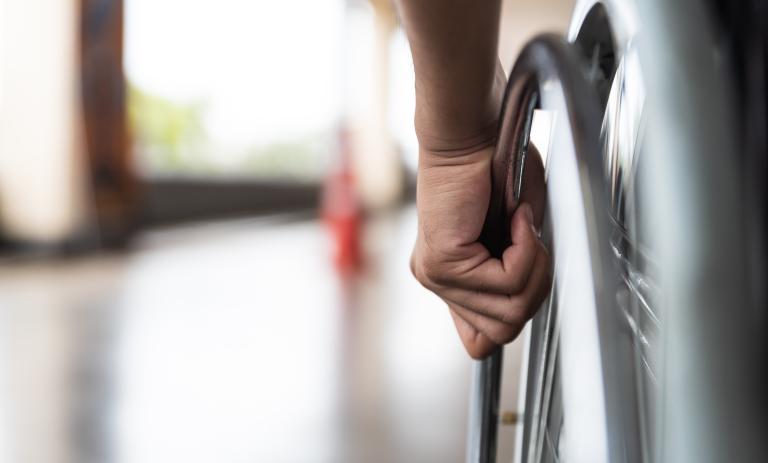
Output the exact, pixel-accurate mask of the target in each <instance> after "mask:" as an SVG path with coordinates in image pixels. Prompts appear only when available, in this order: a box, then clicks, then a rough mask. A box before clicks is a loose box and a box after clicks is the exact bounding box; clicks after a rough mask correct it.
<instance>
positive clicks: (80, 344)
mask: <svg viewBox="0 0 768 463" xmlns="http://www.w3.org/2000/svg"><path fill="white" fill-rule="evenodd" d="M414 233H415V211H414V210H413V209H412V208H406V209H404V210H402V211H398V212H394V213H391V214H389V215H387V216H385V217H382V218H378V219H375V220H373V221H372V222H371V223H369V225H368V226H367V227H366V230H365V240H364V241H365V249H366V251H365V253H366V266H365V269H364V271H363V272H362V274H361V275H360V276H358V277H355V278H353V279H351V280H348V281H343V280H342V279H340V277H339V276H338V275H337V274H336V272H335V270H334V269H333V267H332V265H331V260H330V257H329V255H328V254H329V253H328V237H327V236H326V234H325V229H324V227H323V226H322V224H321V223H319V222H317V221H301V220H285V218H277V219H275V218H272V219H246V220H237V221H230V222H223V223H211V224H204V225H197V226H188V227H180V228H175V229H172V230H164V231H156V232H150V233H147V234H145V235H144V236H143V237H141V238H140V239H139V240H138V241H137V244H136V246H134V249H133V250H132V251H131V252H129V253H127V254H125V255H120V256H101V257H91V258H85V259H79V260H74V261H63V262H61V261H60V262H55V263H51V262H40V263H20V262H13V263H10V264H6V265H3V266H2V268H1V269H0V282H2V283H0V286H2V288H0V306H1V307H3V309H2V312H3V313H2V317H3V322H2V323H0V326H3V327H4V329H3V331H4V332H3V333H2V339H7V340H8V342H5V343H3V344H2V349H3V350H5V351H6V352H5V353H4V356H3V358H4V359H5V360H6V361H7V362H8V367H7V368H4V370H5V371H7V372H8V373H9V374H7V375H6V380H7V383H8V386H9V387H8V389H7V390H8V394H5V395H4V396H3V399H5V401H6V403H0V406H12V408H10V410H11V423H8V424H9V425H10V426H9V428H10V429H12V430H14V432H15V433H14V434H15V438H14V439H12V442H13V444H14V446H13V447H12V450H13V451H14V452H17V453H16V455H18V456H19V458H13V459H12V461H20V462H21V461H23V462H26V461H45V462H55V461H109V462H113V461H114V462H131V463H145V462H169V461H184V462H214V461H216V462H345V461H348V462H363V461H364V462H393V461H398V462H408V461H413V462H432V461H440V462H451V461H455V462H458V461H462V460H463V454H464V439H465V422H466V408H467V398H468V386H469V379H470V374H469V373H470V361H469V359H468V357H467V356H466V354H464V352H463V350H462V348H461V346H460V344H459V342H458V338H457V337H456V335H455V332H454V329H453V327H452V325H451V322H450V318H449V317H448V316H447V314H446V313H445V311H444V309H443V306H442V303H441V302H440V301H439V300H437V299H436V298H435V297H434V296H432V295H431V294H430V293H428V292H427V291H424V290H423V289H422V288H421V287H420V286H419V285H418V283H416V282H415V281H414V280H413V279H412V278H411V275H410V273H409V271H408V266H407V263H408V257H409V250H410V244H411V243H412V241H413V239H414ZM73 430H74V432H72V431H73Z"/></svg>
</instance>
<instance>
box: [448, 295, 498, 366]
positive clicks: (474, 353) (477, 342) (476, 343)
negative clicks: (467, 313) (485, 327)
mask: <svg viewBox="0 0 768 463" xmlns="http://www.w3.org/2000/svg"><path fill="white" fill-rule="evenodd" d="M448 308H449V312H450V314H451V318H453V323H454V325H456V332H458V333H459V339H461V343H462V344H464V349H466V351H467V353H468V354H469V356H470V357H472V358H473V359H475V360H480V359H483V358H485V357H487V356H489V355H490V354H491V352H493V351H494V349H496V347H498V345H497V344H495V343H494V342H493V341H491V340H490V339H488V338H487V337H486V336H485V335H484V334H483V333H481V332H480V331H478V330H477V329H475V327H473V326H472V325H470V324H469V323H468V322H467V321H466V320H464V319H463V318H462V317H461V316H460V315H458V313H457V312H456V310H455V306H452V305H451V304H448Z"/></svg>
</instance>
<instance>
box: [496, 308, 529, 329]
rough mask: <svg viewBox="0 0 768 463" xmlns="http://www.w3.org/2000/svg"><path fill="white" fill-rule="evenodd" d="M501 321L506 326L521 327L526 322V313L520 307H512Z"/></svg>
mask: <svg viewBox="0 0 768 463" xmlns="http://www.w3.org/2000/svg"><path fill="white" fill-rule="evenodd" d="M501 321H502V322H504V324H506V325H511V326H515V327H517V326H520V325H522V324H523V323H525V321H526V316H525V311H524V310H521V309H520V308H519V307H512V308H510V309H509V310H508V311H506V312H504V314H503V315H502V317H501Z"/></svg>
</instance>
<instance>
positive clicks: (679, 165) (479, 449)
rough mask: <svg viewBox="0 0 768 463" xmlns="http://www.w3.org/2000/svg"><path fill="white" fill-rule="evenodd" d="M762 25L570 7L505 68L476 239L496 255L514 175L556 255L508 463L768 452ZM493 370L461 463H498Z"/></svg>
mask: <svg viewBox="0 0 768 463" xmlns="http://www.w3.org/2000/svg"><path fill="white" fill-rule="evenodd" d="M767 18H768V6H767V5H765V4H764V2H762V1H759V0H754V1H751V0H743V1H725V0H723V1H702V0H675V1H669V0H637V1H630V0H583V1H578V2H577V4H576V7H575V10H574V14H573V17H572V23H571V26H570V28H569V31H568V33H567V36H566V37H558V36H554V35H541V36H538V37H536V38H534V39H533V40H532V41H531V42H529V43H528V45H527V46H526V47H525V48H524V49H523V51H522V52H521V54H520V56H519V58H518V59H517V61H516V63H515V65H514V66H513V70H512V72H511V74H510V78H509V82H508V86H507V89H506V94H505V97H504V102H503V107H502V114H501V118H500V126H499V138H498V144H497V148H496V152H495V154H494V160H493V171H492V185H493V192H492V198H491V201H490V204H489V211H488V215H487V219H486V224H485V228H484V233H483V239H484V241H485V243H486V244H487V246H488V247H489V249H490V250H491V251H492V252H495V253H497V254H499V253H500V252H501V251H502V250H503V249H504V248H505V247H506V246H507V245H508V244H509V242H508V241H506V240H508V237H507V235H508V233H506V230H505V226H508V225H506V224H508V223H509V218H510V217H511V214H512V212H513V211H514V209H515V207H516V206H517V204H518V203H519V202H520V201H522V200H525V199H526V198H525V197H524V194H523V193H522V192H523V189H522V188H521V185H523V184H524V183H525V182H526V181H545V182H546V192H547V197H546V211H547V212H546V217H545V221H544V225H543V227H542V239H543V240H544V241H545V243H546V244H547V245H548V248H549V249H550V251H551V252H552V255H553V262H554V278H553V286H552V290H551V293H550V295H549V297H548V298H547V300H546V301H545V303H544V304H543V306H542V307H541V309H540V310H539V312H538V313H537V315H536V316H535V317H534V319H533V320H532V322H531V324H530V328H529V330H528V331H527V334H526V336H525V338H523V339H522V341H518V342H524V343H525V349H524V352H525V353H524V362H523V365H525V371H523V373H522V376H523V379H522V381H523V384H522V387H521V391H522V394H523V396H522V397H521V398H520V401H519V402H520V403H521V404H524V407H523V410H522V416H523V418H522V432H520V433H518V436H519V438H518V440H517V442H516V456H515V461H518V462H524V463H539V462H545V463H548V462H584V463H599V462H641V463H646V462H656V461H663V462H710V461H711V462H753V461H754V462H764V461H768V439H766V437H768V420H766V411H768V406H767V405H768V401H767V399H766V395H767V394H766V393H765V391H768V388H766V386H768V336H766V335H765V333H766V328H768V311H767V310H766V308H767V306H766V291H765V285H766V281H768V279H766V266H765V263H766V257H767V256H766V247H765V243H764V241H765V240H764V238H765V237H766V236H768V234H767V233H766V222H765V221H766V210H767V206H766V204H767V202H766V189H765V183H766V182H765V181H766V178H765V177H766V154H767V152H768V149H767V148H766V146H767V145H766V137H767V136H768V135H767V134H768V130H766V129H768V123H767V122H766V121H767V120H768V118H767V117H766V109H767V108H768V98H767V96H766V95H768V93H767V92H766V87H767V85H766V84H768V77H767V76H768V74H767V73H768V34H767V33H766V31H767V30H768V19H767ZM540 121H544V123H545V124H546V127H544V129H543V130H544V133H547V134H549V136H548V139H547V140H546V143H544V145H545V146H538V147H537V148H538V152H541V157H542V158H543V159H542V160H541V162H543V163H544V165H545V178H542V179H535V178H529V175H530V174H529V172H530V171H531V170H532V169H526V166H530V165H531V163H532V162H539V160H538V159H534V158H533V157H534V156H538V155H539V154H537V151H535V150H532V149H530V146H529V145H530V144H531V136H530V133H531V129H532V127H533V126H534V125H536V124H537V123H540ZM521 195H522V196H521ZM502 362H503V359H502V353H501V351H498V352H496V353H494V354H492V355H491V356H490V357H489V358H488V359H485V360H483V361H480V362H477V364H476V365H475V370H474V373H473V375H474V377H473V386H472V397H471V398H470V422H469V436H468V442H467V458H466V460H467V461H468V462H473V463H474V462H492V461H496V447H497V445H496V444H497V442H496V441H497V436H498V428H497V426H498V422H499V410H498V404H499V396H500V395H501V394H504V390H502V389H501V384H500V383H501V381H500V372H501V369H502V364H503V363H502Z"/></svg>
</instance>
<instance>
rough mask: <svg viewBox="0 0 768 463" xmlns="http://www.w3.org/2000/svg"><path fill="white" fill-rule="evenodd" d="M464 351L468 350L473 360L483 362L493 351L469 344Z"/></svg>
mask: <svg viewBox="0 0 768 463" xmlns="http://www.w3.org/2000/svg"><path fill="white" fill-rule="evenodd" d="M464 349H466V351H467V354H469V356H470V357H471V358H472V359H473V360H483V359H484V358H486V357H488V355H489V354H490V353H491V349H489V348H487V347H483V346H479V345H477V344H467V345H465V346H464Z"/></svg>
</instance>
